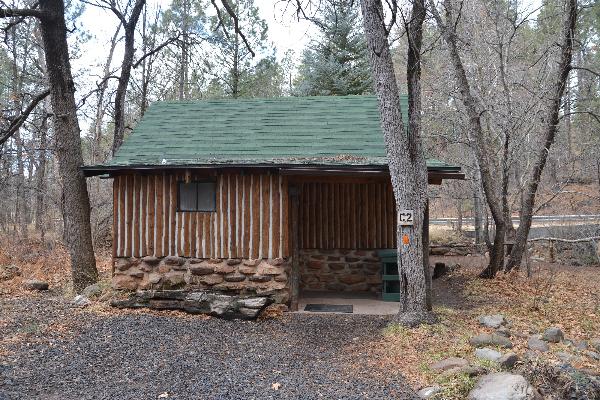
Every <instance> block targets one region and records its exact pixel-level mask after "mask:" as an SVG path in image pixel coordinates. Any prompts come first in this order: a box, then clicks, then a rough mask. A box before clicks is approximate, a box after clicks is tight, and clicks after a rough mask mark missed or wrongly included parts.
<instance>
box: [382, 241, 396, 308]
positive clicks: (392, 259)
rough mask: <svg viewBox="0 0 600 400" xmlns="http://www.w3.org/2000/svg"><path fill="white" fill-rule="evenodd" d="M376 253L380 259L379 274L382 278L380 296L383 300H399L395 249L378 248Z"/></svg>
mask: <svg viewBox="0 0 600 400" xmlns="http://www.w3.org/2000/svg"><path fill="white" fill-rule="evenodd" d="M378 255H379V258H380V260H381V269H382V270H381V276H382V280H383V287H382V293H381V298H382V300H384V301H400V277H399V276H398V253H397V250H380V251H379V252H378Z"/></svg>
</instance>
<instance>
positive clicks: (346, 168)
mask: <svg viewBox="0 0 600 400" xmlns="http://www.w3.org/2000/svg"><path fill="white" fill-rule="evenodd" d="M81 169H82V171H83V174H84V176H85V177H92V176H98V175H105V174H108V175H110V176H113V175H116V174H119V173H123V172H128V171H138V172H142V171H153V170H182V169H196V170H197V169H203V170H232V169H263V170H269V169H271V170H278V171H280V172H281V173H282V174H285V175H301V174H315V173H321V174H322V173H327V174H330V175H335V174H341V173H343V174H348V173H350V174H352V173H354V174H356V173H359V174H375V173H389V168H388V165H387V164H385V165H382V164H300V165H299V164H270V163H263V164H260V163H259V164H243V163H242V164H234V163H229V164H188V165H90V166H84V167H81ZM427 172H428V173H429V175H430V176H431V175H432V174H433V175H436V176H439V177H440V178H442V179H464V177H465V175H464V174H463V173H462V172H461V168H460V167H454V166H435V165H432V166H427Z"/></svg>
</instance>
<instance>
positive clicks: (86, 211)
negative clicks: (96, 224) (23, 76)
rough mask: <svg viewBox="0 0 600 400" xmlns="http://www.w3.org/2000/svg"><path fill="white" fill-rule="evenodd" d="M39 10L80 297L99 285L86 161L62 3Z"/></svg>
mask: <svg viewBox="0 0 600 400" xmlns="http://www.w3.org/2000/svg"><path fill="white" fill-rule="evenodd" d="M40 11H41V12H42V13H43V14H42V17H41V18H40V22H41V30H42V39H43V42H44V52H45V55H46V68H47V69H48V81H49V83H50V100H51V104H52V111H53V113H54V129H55V134H54V137H55V139H54V140H55V148H56V158H57V159H58V171H59V173H60V177H61V180H62V186H63V188H64V189H63V191H64V207H65V213H64V218H65V230H66V231H65V237H66V242H67V247H68V248H69V253H70V256H71V272H72V275H73V288H74V289H75V291H76V292H78V293H79V292H80V291H81V290H83V289H84V288H85V287H86V286H88V285H90V284H93V283H95V282H97V280H98V271H97V269H96V259H95V257H94V249H93V246H92V232H91V229H90V200H89V197H88V192H87V186H86V182H85V177H84V176H83V173H82V172H81V170H80V167H81V166H82V165H83V156H82V154H81V138H80V136H79V134H80V131H79V122H78V121H77V113H76V110H77V108H76V103H75V96H74V93H75V85H74V83H73V77H72V75H71V65H70V63H69V48H68V45H67V27H66V25H65V10H64V4H63V1H62V0H44V1H42V2H40Z"/></svg>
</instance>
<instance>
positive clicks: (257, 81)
mask: <svg viewBox="0 0 600 400" xmlns="http://www.w3.org/2000/svg"><path fill="white" fill-rule="evenodd" d="M230 3H231V4H232V7H233V9H234V11H235V14H236V16H237V18H238V24H239V28H240V30H241V32H242V33H243V35H244V37H242V35H241V34H239V33H238V32H236V30H235V26H234V24H235V21H234V20H233V19H232V18H231V17H230V16H229V14H228V13H227V11H226V10H221V11H220V17H219V16H215V17H213V18H212V24H211V25H212V31H213V32H214V34H213V35H212V36H211V37H210V39H209V41H210V43H211V45H212V47H213V49H212V51H211V57H210V58H209V59H207V60H206V62H205V65H206V71H207V73H208V74H210V75H212V76H213V79H212V81H211V83H210V85H209V88H208V95H213V96H216V97H222V96H225V97H233V98H237V97H256V96H259V97H265V96H267V97H273V96H280V95H281V94H282V89H281V87H282V84H283V73H282V72H281V67H280V65H279V64H278V63H277V62H276V60H275V57H274V55H273V50H272V48H271V46H270V45H269V43H268V41H267V23H266V21H265V20H264V19H262V18H260V15H259V13H258V8H257V7H256V6H255V5H254V0H236V1H231V2H230ZM244 39H245V40H244ZM253 52H254V54H252V53H253ZM269 53H271V54H269Z"/></svg>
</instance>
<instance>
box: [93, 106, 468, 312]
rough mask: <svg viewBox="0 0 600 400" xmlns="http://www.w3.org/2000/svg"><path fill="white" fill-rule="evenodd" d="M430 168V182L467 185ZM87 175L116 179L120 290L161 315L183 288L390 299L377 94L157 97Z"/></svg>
mask: <svg viewBox="0 0 600 400" xmlns="http://www.w3.org/2000/svg"><path fill="white" fill-rule="evenodd" d="M401 102H402V104H401V106H402V109H403V110H407V108H408V106H407V99H406V98H402V99H401ZM427 169H428V176H429V184H435V185H439V184H441V183H442V181H443V180H444V179H461V178H463V174H462V173H461V171H460V168H459V167H455V166H451V165H447V164H445V163H443V162H440V161H437V160H433V159H429V160H427ZM83 171H84V174H85V175H86V176H88V177H89V176H98V175H101V176H102V177H105V178H112V180H113V204H114V214H113V243H112V251H113V261H114V263H113V265H114V268H113V278H112V284H113V286H114V288H116V289H122V290H125V291H136V292H137V293H138V294H140V293H142V294H143V293H146V297H145V299H146V300H148V299H151V300H152V299H154V300H155V304H159V305H162V306H163V307H164V308H180V305H181V304H183V303H185V302H186V301H187V302H188V303H189V300H190V298H189V293H196V298H198V297H197V296H198V293H200V294H202V295H203V296H207V295H208V294H214V295H223V296H229V297H228V298H231V299H234V300H235V301H241V300H243V301H245V302H246V303H244V304H250V303H249V302H253V301H254V302H255V303H253V304H261V305H264V304H268V303H271V302H276V303H285V304H288V305H289V306H290V307H291V308H292V309H295V308H297V304H298V301H299V298H300V297H301V296H302V294H303V293H305V292H311V291H317V292H352V293H364V294H371V295H373V296H378V297H382V296H383V295H384V291H385V289H384V286H385V285H384V276H385V275H386V274H385V273H384V271H383V269H382V265H383V264H382V260H381V254H382V251H385V250H390V249H392V250H393V249H395V248H396V234H395V230H396V207H395V204H394V196H393V193H392V189H391V184H390V177H389V171H388V166H387V162H386V157H385V147H384V142H383V135H382V132H381V127H380V118H379V110H378V104H377V98H376V97H374V96H346V97H288V98H275V99H240V100H207V101H190V102H157V103H154V104H152V105H151V107H150V108H149V109H148V111H147V112H146V114H145V115H144V117H143V118H142V120H141V121H140V122H139V124H138V125H137V126H136V127H135V129H134V131H133V133H132V134H131V135H130V136H129V137H128V138H127V139H126V141H125V142H124V144H123V145H122V147H121V148H120V149H119V151H118V152H117V154H116V155H115V156H114V158H113V159H112V160H110V161H109V162H107V163H106V164H103V165H92V166H85V167H83ZM388 253H389V252H388ZM388 258H389V257H388ZM391 283H392V284H391V285H390V287H391V288H392V289H391V290H393V283H394V282H391ZM148 293H151V295H148ZM160 293H162V295H161V294H160ZM165 293H169V295H168V296H166V295H165ZM174 293H175V294H174ZM160 296H163V297H160ZM186 296H188V297H186ZM240 299H241V300H240ZM257 299H258V300H257ZM136 301H137V303H135V304H137V305H139V304H140V303H139V298H138V300H136ZM211 307H212V306H211ZM192 308H193V307H192ZM255 308H258V307H255Z"/></svg>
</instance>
